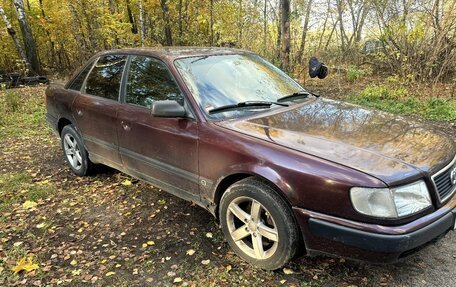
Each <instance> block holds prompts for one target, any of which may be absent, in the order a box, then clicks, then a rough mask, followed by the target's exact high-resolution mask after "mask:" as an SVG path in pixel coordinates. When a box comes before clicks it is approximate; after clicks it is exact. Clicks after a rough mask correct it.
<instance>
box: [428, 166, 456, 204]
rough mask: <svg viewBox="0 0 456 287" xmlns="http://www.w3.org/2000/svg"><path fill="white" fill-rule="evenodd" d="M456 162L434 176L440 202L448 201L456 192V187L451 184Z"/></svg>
mask: <svg viewBox="0 0 456 287" xmlns="http://www.w3.org/2000/svg"><path fill="white" fill-rule="evenodd" d="M455 160H456V158H455ZM455 160H453V161H452V162H451V163H450V164H449V165H448V166H446V167H445V168H444V169H442V170H441V171H439V172H438V173H436V174H435V175H433V176H432V180H433V181H434V185H435V188H436V190H437V193H438V195H439V198H440V202H444V201H445V200H447V199H448V198H449V197H450V196H451V195H452V194H453V193H454V192H455V191H456V185H454V184H452V182H451V172H453V170H454V169H455V168H456V163H455Z"/></svg>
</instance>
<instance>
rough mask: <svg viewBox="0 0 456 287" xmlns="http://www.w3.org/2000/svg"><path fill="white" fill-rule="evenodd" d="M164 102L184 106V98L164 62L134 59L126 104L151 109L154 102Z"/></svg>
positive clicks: (140, 58) (142, 58) (148, 58)
mask: <svg viewBox="0 0 456 287" xmlns="http://www.w3.org/2000/svg"><path fill="white" fill-rule="evenodd" d="M164 100H174V101H177V102H178V103H179V104H181V105H184V96H183V95H182V92H181V91H180V89H179V87H178V86H177V84H176V82H175V81H174V79H173V77H172V76H171V74H170V72H169V71H168V68H167V67H166V66H165V64H164V63H163V62H161V61H159V60H157V59H154V58H151V57H145V56H134V57H132V59H131V64H130V71H129V74H128V82H127V89H126V102H127V103H129V104H133V105H138V106H143V107H147V108H150V107H151V106H152V103H153V102H154V101H164Z"/></svg>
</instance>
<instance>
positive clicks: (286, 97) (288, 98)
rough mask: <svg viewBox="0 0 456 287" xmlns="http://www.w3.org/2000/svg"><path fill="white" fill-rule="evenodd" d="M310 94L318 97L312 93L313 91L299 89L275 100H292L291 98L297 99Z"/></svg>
mask: <svg viewBox="0 0 456 287" xmlns="http://www.w3.org/2000/svg"><path fill="white" fill-rule="evenodd" d="M310 95H312V96H316V97H318V95H316V94H313V93H309V92H306V91H299V92H296V93H293V94H291V95H287V96H284V97H281V98H279V99H278V100H277V102H285V101H289V100H292V99H299V98H303V99H304V98H307V97H309V96H310Z"/></svg>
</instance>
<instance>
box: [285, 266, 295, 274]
mask: <svg viewBox="0 0 456 287" xmlns="http://www.w3.org/2000/svg"><path fill="white" fill-rule="evenodd" d="M283 273H285V274H286V275H290V274H294V271H293V270H291V269H288V268H283Z"/></svg>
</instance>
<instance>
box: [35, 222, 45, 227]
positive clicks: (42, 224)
mask: <svg viewBox="0 0 456 287" xmlns="http://www.w3.org/2000/svg"><path fill="white" fill-rule="evenodd" d="M45 226H46V223H44V222H42V223H40V224H37V225H36V228H43V227H45Z"/></svg>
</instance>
